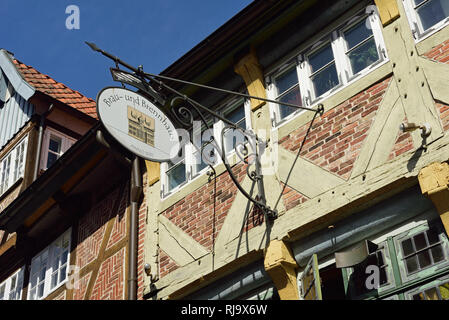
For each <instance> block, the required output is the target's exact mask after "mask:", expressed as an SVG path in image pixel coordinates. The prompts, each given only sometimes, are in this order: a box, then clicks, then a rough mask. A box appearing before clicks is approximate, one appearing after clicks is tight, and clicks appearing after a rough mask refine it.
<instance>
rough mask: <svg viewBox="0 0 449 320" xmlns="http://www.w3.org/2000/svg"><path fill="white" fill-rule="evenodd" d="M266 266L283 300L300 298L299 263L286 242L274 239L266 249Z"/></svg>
mask: <svg viewBox="0 0 449 320" xmlns="http://www.w3.org/2000/svg"><path fill="white" fill-rule="evenodd" d="M264 267H265V270H266V271H267V273H268V275H269V276H270V277H271V279H272V280H273V283H274V285H275V286H276V288H277V290H278V293H279V297H280V298H281V300H299V293H298V286H297V283H296V269H297V268H298V264H297V263H296V260H295V259H294V257H293V255H292V252H291V250H290V248H289V247H288V246H287V245H286V244H285V242H283V241H280V240H272V241H271V242H270V244H269V245H268V247H267V249H266V251H265V260H264Z"/></svg>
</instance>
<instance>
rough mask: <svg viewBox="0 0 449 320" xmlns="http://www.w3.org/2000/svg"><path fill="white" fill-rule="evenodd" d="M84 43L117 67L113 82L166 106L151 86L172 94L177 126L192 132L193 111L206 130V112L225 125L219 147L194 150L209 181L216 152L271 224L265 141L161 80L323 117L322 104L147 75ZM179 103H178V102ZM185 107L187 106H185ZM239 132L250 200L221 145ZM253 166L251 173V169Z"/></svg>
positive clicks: (239, 151) (272, 212)
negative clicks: (251, 188)
mask: <svg viewBox="0 0 449 320" xmlns="http://www.w3.org/2000/svg"><path fill="white" fill-rule="evenodd" d="M86 44H87V45H88V46H89V47H90V48H91V49H92V50H94V51H97V52H99V53H101V54H103V55H104V56H106V57H108V58H110V59H112V60H113V61H114V63H115V66H116V68H110V71H111V74H112V78H113V80H115V81H118V82H121V83H122V84H124V83H126V84H129V85H131V86H133V87H135V88H137V89H139V90H141V91H142V92H143V93H145V95H147V96H149V97H151V98H152V99H153V101H154V102H156V103H158V104H160V105H163V106H166V105H167V99H166V97H163V96H162V95H161V94H160V93H159V92H158V90H156V89H155V88H154V87H155V86H156V85H157V86H158V89H159V90H160V89H162V88H164V89H165V90H167V91H169V92H171V93H172V94H173V95H174V97H173V98H171V99H170V100H169V101H168V102H169V112H170V114H167V116H168V117H169V118H170V119H173V120H175V122H176V123H178V125H180V127H182V128H183V129H189V130H190V129H192V127H193V122H194V120H195V119H194V114H193V113H192V110H194V111H195V112H196V114H197V115H198V116H199V117H200V119H201V122H202V124H203V125H204V126H205V127H206V128H207V129H211V128H210V125H209V124H208V123H207V121H206V119H205V117H204V113H207V114H209V115H211V116H213V117H215V118H217V119H219V120H221V121H223V123H225V124H226V126H225V127H224V128H223V129H222V131H221V139H220V141H221V145H218V143H217V140H216V139H215V138H214V137H213V136H211V138H210V140H208V141H205V142H204V143H202V145H201V146H200V147H198V146H196V145H195V144H194V145H195V147H196V148H197V149H198V151H199V152H200V154H201V155H202V158H203V157H204V161H205V162H206V163H207V164H208V165H209V167H210V168H211V173H209V174H208V175H209V180H211V179H212V178H216V171H215V169H214V167H213V164H214V163H215V161H214V160H212V159H214V158H215V151H216V152H217V153H218V155H219V156H220V158H221V160H222V162H223V164H224V166H225V168H226V171H227V172H228V174H229V176H230V178H231V179H232V181H233V183H234V184H235V185H236V187H237V188H238V190H239V191H240V192H241V193H242V194H243V195H244V196H245V197H246V198H247V199H248V200H249V201H250V202H252V203H253V205H254V207H255V208H257V209H259V210H260V211H261V212H262V213H263V214H264V217H265V221H267V222H273V221H274V220H275V219H276V218H277V217H278V213H277V210H275V209H271V208H270V207H269V206H268V205H267V204H266V197H265V189H264V185H263V175H262V166H261V163H260V155H261V154H263V151H264V149H265V148H266V147H267V142H266V141H262V140H261V139H260V138H259V137H258V136H257V135H256V134H255V133H254V132H253V131H252V130H247V129H242V128H241V127H239V126H238V125H237V124H236V123H233V122H232V121H230V120H228V119H226V118H224V117H223V116H222V115H220V114H218V113H216V112H214V111H213V110H210V109H209V108H207V107H205V106H204V105H202V104H201V103H199V102H197V101H195V100H193V99H191V98H189V97H188V96H186V95H184V94H183V93H181V92H179V91H177V90H176V89H174V88H172V87H170V86H169V85H167V84H166V83H164V82H163V80H169V81H174V82H178V83H182V84H186V85H192V86H197V87H201V88H203V89H208V90H214V91H218V92H221V93H227V94H231V95H235V96H241V97H245V98H249V99H257V100H262V101H265V102H270V103H275V104H278V105H281V106H288V107H293V108H297V109H304V110H308V111H313V112H315V113H319V114H320V115H322V114H323V113H324V107H323V105H322V104H320V105H318V107H317V109H312V108H307V107H303V106H298V105H295V104H291V103H286V102H282V103H281V102H279V101H276V100H271V99H266V98H261V97H255V96H251V95H247V94H243V93H240V92H234V91H229V90H225V89H220V88H215V87H210V86H206V85H203V84H198V83H194V82H190V81H185V80H180V79H175V78H171V77H167V76H162V75H156V74H151V73H146V72H144V71H143V67H142V66H139V67H138V68H135V67H133V66H131V65H129V64H128V63H126V62H124V61H122V60H121V59H119V58H117V57H116V56H114V55H112V54H110V53H108V52H105V51H103V50H101V49H100V48H98V47H97V46H96V45H95V44H93V43H89V42H86ZM119 65H122V66H124V67H125V68H127V69H129V70H131V71H132V72H133V73H130V72H127V71H124V70H121V69H120V68H119ZM179 102H181V103H179ZM185 104H188V105H187V106H186V105H185ZM230 129H233V130H238V131H240V132H241V133H242V135H243V136H244V137H245V140H246V142H244V143H239V144H237V145H236V146H235V148H234V149H235V153H236V154H237V156H238V157H239V158H240V160H242V161H243V162H244V163H245V164H246V165H247V166H246V173H247V175H248V177H249V178H250V179H251V180H252V181H253V183H254V184H256V185H257V190H258V191H257V195H256V196H255V197H253V196H252V195H251V194H249V193H248V192H247V191H246V190H245V189H244V188H243V187H242V186H241V184H240V182H239V181H238V180H237V178H236V177H235V175H234V173H233V171H232V168H231V166H230V165H229V164H228V161H227V159H226V153H225V146H224V135H225V133H226V131H227V130H230ZM209 145H210V146H211V147H212V148H213V149H212V151H211V153H213V154H209V155H207V154H204V151H205V149H206V147H208V146H209ZM249 147H250V148H251V150H252V152H251V153H250V152H249ZM252 166H253V170H251V168H252Z"/></svg>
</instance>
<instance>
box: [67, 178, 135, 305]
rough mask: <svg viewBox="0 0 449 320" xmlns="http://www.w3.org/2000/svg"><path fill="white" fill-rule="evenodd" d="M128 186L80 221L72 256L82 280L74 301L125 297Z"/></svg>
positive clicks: (125, 185)
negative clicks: (74, 257)
mask: <svg viewBox="0 0 449 320" xmlns="http://www.w3.org/2000/svg"><path fill="white" fill-rule="evenodd" d="M128 184H129V183H128V182H123V184H122V185H121V186H118V187H116V188H115V189H114V190H113V191H111V192H110V193H109V194H108V195H107V196H106V197H105V198H104V199H103V200H101V201H100V202H98V203H97V204H95V205H94V207H93V208H92V209H91V210H90V212H89V213H87V214H85V215H83V216H82V217H81V218H80V220H79V223H78V238H77V245H76V249H75V250H74V252H73V253H74V254H75V255H76V259H75V260H76V265H77V267H79V268H80V269H79V272H80V273H79V277H80V278H79V280H78V281H77V283H76V286H75V288H74V290H73V296H72V297H73V298H72V299H74V300H79V299H89V300H123V299H124V298H125V297H126V292H125V290H126V285H127V284H126V281H125V279H126V278H127V274H126V270H127V269H126V266H127V261H126V257H127V250H128V241H127V236H128V228H129V223H128V219H129V217H128V214H127V207H128V201H129V200H128V199H129V196H128V194H129V187H128ZM108 226H109V227H108Z"/></svg>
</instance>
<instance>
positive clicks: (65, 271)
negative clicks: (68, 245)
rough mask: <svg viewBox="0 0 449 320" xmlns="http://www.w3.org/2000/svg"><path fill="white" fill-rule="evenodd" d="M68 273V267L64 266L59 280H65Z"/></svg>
mask: <svg viewBox="0 0 449 320" xmlns="http://www.w3.org/2000/svg"><path fill="white" fill-rule="evenodd" d="M66 273H67V267H66V266H64V267H62V268H61V270H60V271H59V282H62V281H64V280H65V277H66Z"/></svg>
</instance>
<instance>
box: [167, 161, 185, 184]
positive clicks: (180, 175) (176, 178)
mask: <svg viewBox="0 0 449 320" xmlns="http://www.w3.org/2000/svg"><path fill="white" fill-rule="evenodd" d="M167 175H168V190H172V189H174V188H176V187H177V186H179V185H180V184H182V183H183V182H184V181H186V166H185V164H184V163H181V164H179V165H176V167H174V168H172V169H170V171H169V172H168V173H167Z"/></svg>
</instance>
